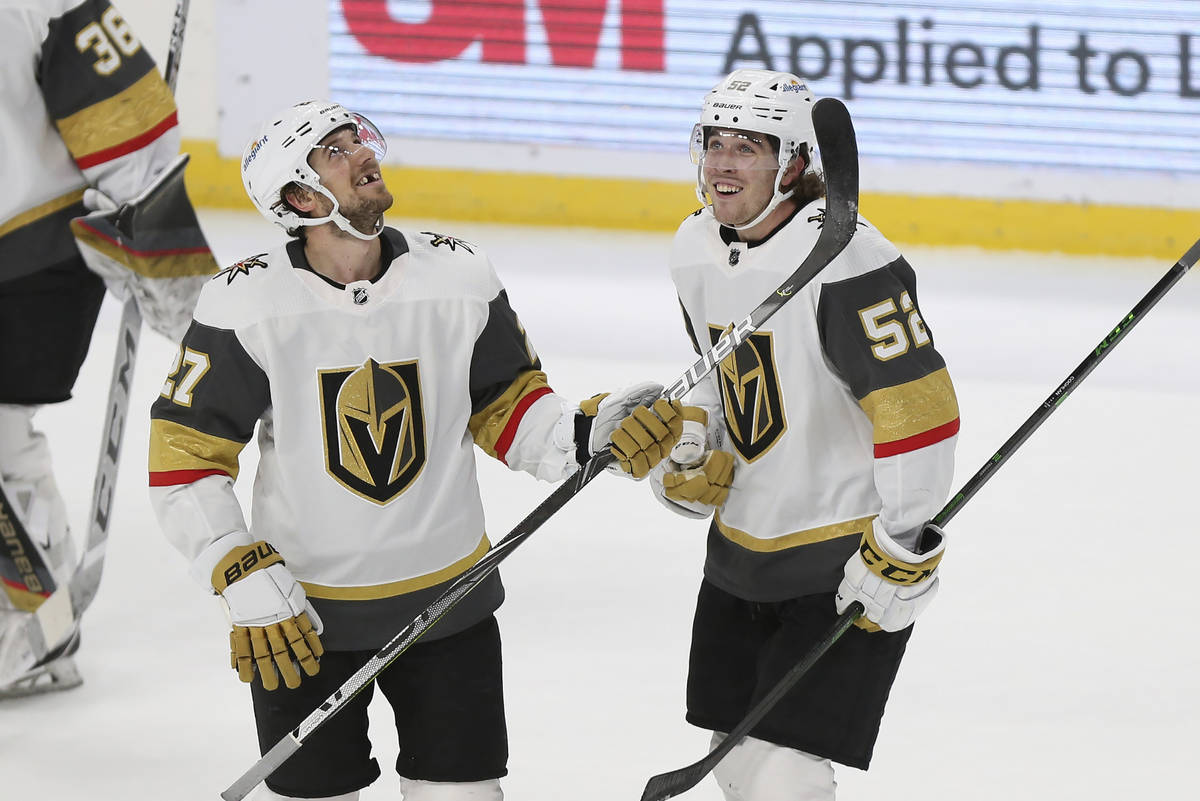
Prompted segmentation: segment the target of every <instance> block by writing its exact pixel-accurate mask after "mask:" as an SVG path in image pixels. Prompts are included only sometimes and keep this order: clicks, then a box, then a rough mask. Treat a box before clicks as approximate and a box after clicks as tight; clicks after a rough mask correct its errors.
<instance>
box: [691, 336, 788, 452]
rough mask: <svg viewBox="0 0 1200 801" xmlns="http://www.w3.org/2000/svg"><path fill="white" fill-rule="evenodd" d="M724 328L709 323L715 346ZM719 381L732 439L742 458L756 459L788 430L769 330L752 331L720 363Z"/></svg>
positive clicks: (772, 338)
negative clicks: (748, 336) (747, 337)
mask: <svg viewBox="0 0 1200 801" xmlns="http://www.w3.org/2000/svg"><path fill="white" fill-rule="evenodd" d="M725 330H726V329H724V328H718V327H717V326H715V325H709V327H708V334H709V338H710V339H711V340H712V343H713V344H714V345H715V344H716V343H717V340H718V339H720V338H721V334H722V333H724V332H725ZM718 382H719V383H720V386H721V402H722V404H723V405H724V407H725V425H726V427H727V428H728V430H729V439H730V441H731V442H732V443H733V446H734V447H735V448H736V449H737V452H738V453H739V454H741V456H742V458H743V459H745V460H746V461H747V462H753V461H754V460H755V459H757V458H758V457H760V456H762V455H763V454H764V453H766V452H767V451H768V450H770V449H771V446H772V445H774V444H775V443H776V442H778V441H779V438H780V437H782V436H783V432H785V431H786V430H787V420H786V419H785V417H784V414H783V391H782V389H781V388H780V386H779V373H778V371H777V370H776V369H775V342H774V337H773V335H772V334H771V333H770V332H769V331H756V332H755V333H753V334H751V335H750V338H749V339H747V340H746V341H745V342H743V343H742V344H741V345H740V346H739V347H738V349H737V350H736V351H734V352H733V353H732V354H731V355H730V356H727V357H726V358H725V359H724V360H723V361H722V362H721V366H720V370H719V374H718Z"/></svg>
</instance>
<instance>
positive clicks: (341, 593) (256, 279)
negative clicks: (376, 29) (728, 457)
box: [150, 228, 575, 650]
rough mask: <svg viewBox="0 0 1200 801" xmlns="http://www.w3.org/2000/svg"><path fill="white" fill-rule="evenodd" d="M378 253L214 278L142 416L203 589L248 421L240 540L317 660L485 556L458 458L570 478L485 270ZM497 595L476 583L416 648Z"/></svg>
mask: <svg viewBox="0 0 1200 801" xmlns="http://www.w3.org/2000/svg"><path fill="white" fill-rule="evenodd" d="M381 243H382V246H383V259H382V263H383V265H384V271H383V272H382V273H381V275H379V276H378V277H377V278H376V279H374V280H373V281H358V282H355V283H352V284H349V285H347V286H341V285H340V284H335V283H333V282H332V281H329V280H327V279H325V278H323V277H321V276H320V275H318V274H317V273H315V272H313V271H312V270H311V268H309V267H308V265H307V261H306V259H305V256H304V248H303V242H302V241H300V240H293V241H292V242H290V243H289V244H288V245H286V246H284V247H281V248H279V249H277V250H275V251H273V252H271V253H267V254H260V255H258V256H254V257H251V258H249V259H245V260H243V261H241V262H239V263H237V264H235V265H234V266H232V267H230V268H228V269H226V270H224V271H223V272H221V273H220V274H218V275H217V276H216V277H215V278H213V279H212V281H210V282H209V284H208V285H207V286H206V287H205V289H204V291H203V292H202V293H201V296H200V301H199V303H198V304H197V307H196V312H195V321H194V322H193V324H192V326H191V328H190V329H189V331H188V333H187V334H186V336H185V337H184V339H183V342H182V345H181V348H180V354H179V358H178V360H177V362H176V364H175V366H174V367H173V369H172V372H171V374H170V375H169V376H168V378H167V381H166V383H165V384H164V386H163V391H162V396H161V397H160V398H159V399H158V400H157V401H156V403H155V404H154V406H153V409H152V412H151V417H152V421H151V445H150V482H151V487H152V489H151V493H152V498H153V500H154V504H155V507H156V510H157V512H158V515H159V518H160V521H161V524H162V527H163V529H164V531H165V532H166V534H167V536H168V538H169V539H170V540H171V541H172V543H173V544H174V545H175V546H176V547H178V548H179V550H180V551H182V552H183V554H184V555H185V556H186V557H187V558H188V559H189V560H193V572H194V573H197V575H196V578H197V579H198V580H200V581H201V582H202V583H204V584H205V585H206V586H211V584H210V576H209V575H204V572H205V570H206V569H211V565H204V564H200V563H197V561H196V560H197V558H198V557H199V556H200V554H202V553H204V552H206V549H208V552H211V551H212V548H211V547H210V546H212V544H213V543H215V542H217V541H218V540H221V539H222V538H225V537H229V538H230V539H228V540H227V542H229V543H230V547H231V548H232V547H233V545H237V544H241V542H240V538H245V537H246V532H247V531H248V529H247V527H246V524H245V521H244V519H243V515H242V511H241V509H240V507H239V505H238V501H237V499H236V498H235V496H234V494H233V481H234V479H235V478H236V476H237V472H238V455H239V453H240V452H241V450H242V448H243V447H244V446H245V444H246V443H247V442H248V441H249V440H250V438H251V436H252V435H253V431H254V428H255V425H256V424H257V425H258V446H259V451H260V461H259V465H258V471H257V475H256V478H255V482H254V490H253V509H252V512H253V514H252V522H253V526H252V528H251V529H249V531H251V532H252V537H251V539H253V540H266V541H267V542H269V543H270V544H271V545H273V546H274V547H275V548H276V549H277V550H278V551H279V553H280V554H281V555H282V556H283V558H284V560H285V562H286V564H287V567H288V569H289V570H290V571H291V572H292V573H293V575H295V577H296V578H297V580H298V581H300V583H301V584H302V585H303V587H304V588H305V591H306V592H307V593H308V597H309V599H310V601H312V603H313V605H314V607H315V608H316V609H317V612H318V614H320V616H321V618H322V619H323V621H324V623H325V628H326V631H325V633H324V634H323V635H322V638H323V640H324V641H325V644H326V646H327V647H328V648H331V649H335V650H346V649H362V648H377V647H380V646H381V645H383V644H384V643H386V642H387V641H388V639H390V638H391V636H392V635H394V634H395V633H396V632H397V631H399V630H400V628H402V627H403V626H404V624H406V623H408V622H409V621H410V620H412V619H413V618H414V617H415V616H416V615H417V613H418V612H420V611H421V610H422V609H424V608H425V606H427V605H428V604H429V603H430V602H431V601H432V600H434V598H436V597H437V595H438V594H440V593H441V592H442V591H443V590H444V589H445V587H446V586H447V585H448V583H449V582H451V581H452V580H453V579H454V578H456V577H457V576H458V575H460V574H461V573H462V572H463V571H465V570H466V569H468V568H469V567H470V566H471V565H473V564H474V563H475V562H477V561H478V560H479V559H480V558H481V557H482V556H483V554H484V553H485V552H486V551H487V549H488V548H489V547H490V544H489V541H488V537H487V535H486V532H485V529H484V515H483V507H482V503H481V500H480V495H479V487H478V484H477V482H476V472H475V455H474V449H473V447H472V446H473V444H477V445H479V446H480V447H481V448H482V449H484V450H485V451H486V452H487V453H489V454H491V455H493V456H496V457H497V458H500V459H502V460H503V461H505V462H506V463H507V464H508V465H509V466H510V467H512V468H514V469H523V470H526V471H528V472H531V473H533V474H535V475H538V476H540V477H543V478H547V479H552V480H556V479H559V478H562V477H563V476H564V475H565V474H567V473H569V472H570V471H571V470H572V469H574V464H575V463H574V455H573V449H574V444H573V442H572V443H570V444H566V445H564V446H563V447H559V446H556V445H555V444H554V437H553V434H552V432H553V429H554V427H555V424H556V423H557V421H558V420H559V419H560V417H561V415H562V411H563V403H562V401H561V399H560V398H558V396H556V395H554V394H553V393H552V392H551V391H550V389H549V387H548V386H547V384H546V378H545V375H544V373H542V372H541V369H540V367H541V366H540V362H539V360H538V357H537V354H536V353H535V352H534V350H533V348H532V347H531V346H530V344H529V342H528V341H527V338H526V336H525V333H524V330H523V329H522V327H521V325H520V323H519V321H518V319H517V317H516V315H515V314H514V312H513V311H512V309H511V308H510V306H509V303H508V298H507V294H506V292H505V291H504V288H503V286H502V285H501V283H500V280H499V279H498V278H497V276H496V274H495V272H494V271H493V269H492V266H491V264H490V262H489V261H488V259H487V257H486V256H485V255H484V254H483V253H482V252H481V251H480V250H479V249H478V248H477V247H476V246H474V245H472V244H470V243H467V242H464V241H462V240H459V239H455V238H453V237H448V236H443V235H440V234H433V233H429V232H423V233H415V232H410V233H401V232H399V231H397V230H395V229H392V228H386V229H385V230H384V232H383V234H382V236H381ZM217 550H221V548H220V547H219V546H218V547H217ZM221 552H222V553H224V552H225V551H224V550H221ZM501 598H502V589H501V587H500V583H499V579H498V577H497V576H496V574H493V575H492V576H491V577H490V578H489V579H488V580H487V581H485V583H484V584H483V585H481V586H480V587H478V588H477V589H476V590H475V591H474V592H473V593H472V594H470V595H468V596H467V598H466V599H465V600H463V601H462V602H461V603H460V604H459V605H458V607H456V608H455V610H454V611H452V612H451V613H450V614H449V615H447V617H446V618H445V619H444V620H443V621H442V622H441V623H439V624H438V626H437V627H436V628H435V629H434V630H433V632H432V633H431V634H432V636H445V635H446V634H449V633H452V632H453V631H456V630H460V629H461V628H464V627H465V626H468V625H470V624H472V623H474V622H476V621H477V620H479V619H481V618H482V617H483V616H485V615H486V614H488V613H490V612H491V611H492V610H494V609H495V608H496V606H498V605H499V603H500V600H501Z"/></svg>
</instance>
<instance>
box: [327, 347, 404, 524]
mask: <svg viewBox="0 0 1200 801" xmlns="http://www.w3.org/2000/svg"><path fill="white" fill-rule="evenodd" d="M317 378H318V383H319V385H320V392H321V425H322V432H323V434H324V441H325V469H326V470H328V471H329V474H330V475H331V476H333V477H334V479H336V480H337V482H338V483H339V484H341V485H342V486H344V487H345V488H346V489H348V490H350V491H351V492H353V493H355V494H356V495H360V496H362V497H363V498H366V499H367V500H370V501H374V502H375V503H377V504H380V505H381V506H382V505H383V504H386V503H388V502H390V501H391V500H393V499H394V498H396V497H397V496H398V495H400V493H402V492H404V491H405V490H406V489H408V488H409V487H410V486H411V485H412V483H413V481H415V480H416V478H417V476H418V475H419V474H420V473H421V468H423V467H424V466H425V413H424V409H423V407H422V403H421V379H420V375H419V373H418V370H417V363H416V362H415V361H411V362H391V363H388V364H379V363H378V362H376V361H375V360H374V359H367V361H366V362H365V363H363V365H362V366H360V367H347V368H340V369H334V370H320V371H319V372H318V375H317Z"/></svg>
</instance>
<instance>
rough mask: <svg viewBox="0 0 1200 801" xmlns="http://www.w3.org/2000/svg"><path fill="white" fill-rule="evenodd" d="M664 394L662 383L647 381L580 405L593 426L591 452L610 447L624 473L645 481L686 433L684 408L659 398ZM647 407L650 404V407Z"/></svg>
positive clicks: (679, 404)
mask: <svg viewBox="0 0 1200 801" xmlns="http://www.w3.org/2000/svg"><path fill="white" fill-rule="evenodd" d="M661 394H662V385H661V384H654V383H649V382H648V383H644V384H637V385H636V386H633V387H630V388H628V389H624V390H621V391H620V392H615V393H612V394H609V393H604V394H600V395H595V396H593V397H591V398H588V399H587V400H585V401H582V402H580V404H579V411H580V414H581V416H582V417H583V418H584V421H585V422H586V421H590V424H591V428H590V430H589V432H588V435H587V438H586V441H587V443H588V448H589V449H590V450H591V452H592V453H598V452H600V451H601V450H603V449H604V448H605V447H606V446H607V447H609V449H610V450H611V451H612V454H613V456H615V457H616V458H617V464H618V465H620V468H621V471H622V472H623V473H626V474H628V475H630V476H632V477H633V478H635V479H642V478H645V477H646V474H647V473H649V472H650V469H651V468H652V467H654V466H655V465H657V464H658V463H659V462H661V461H662V460H663V459H664V458H666V456H667V454H668V453H669V452H670V450H671V448H672V447H673V446H674V445H675V442H676V441H677V440H678V439H679V435H680V433H682V431H683V405H682V404H681V403H680V402H679V401H668V400H666V399H665V398H661V397H659V395H661ZM646 404H651V405H650V407H649V408H647V406H646ZM578 439H579V438H578V437H577V440H578ZM584 461H586V459H581V460H580V464H582V463H583V462H584Z"/></svg>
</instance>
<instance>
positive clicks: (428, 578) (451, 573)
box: [300, 534, 492, 601]
mask: <svg viewBox="0 0 1200 801" xmlns="http://www.w3.org/2000/svg"><path fill="white" fill-rule="evenodd" d="M491 547H492V544H491V543H490V542H488V538H487V535H486V534H484V535H483V539H481V540H480V541H479V547H477V548H476V549H475V550H474V551H472V552H471V553H469V554H467V555H466V556H464V557H463V558H462V559H459V560H458V561H457V562H454V563H453V564H450V565H447V566H446V567H443V568H442V569H441V570H436V571H434V572H433V573H426V574H425V575H423V576H416V577H414V578H410V579H402V580H400V581H389V582H387V583H385V584H368V585H365V586H361V587H328V586H325V585H324V584H313V583H312V582H308V581H301V582H300V586H301V587H303V588H304V591H305V592H306V593H308V594H309V596H311V597H313V598H325V599H327V600H330V601H374V600H377V599H379V598H392V597H394V596H396V595H405V594H407V593H410V592H416V591H417V590H424V589H428V588H429V587H434V586H437V585H438V584H441V583H443V582H446V581H449V580H450V579H453V578H456V577H458V576H460V575H462V574H463V573H464V572H466V571H467V570H468V569H470V567H471V566H472V565H474V564H475V563H476V562H478V561H479V560H480V559H482V558H483V555H484V554H485V553H487V552H488V549H489V548H491Z"/></svg>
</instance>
